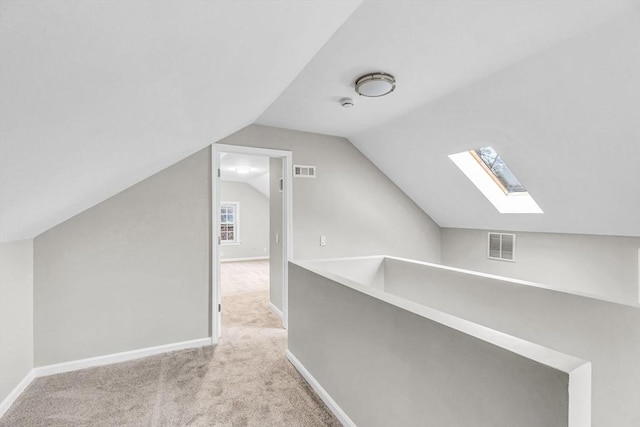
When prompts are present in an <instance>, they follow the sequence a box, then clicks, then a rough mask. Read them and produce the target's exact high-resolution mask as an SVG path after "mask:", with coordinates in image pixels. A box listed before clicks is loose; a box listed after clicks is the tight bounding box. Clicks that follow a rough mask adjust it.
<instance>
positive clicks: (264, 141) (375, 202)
mask: <svg viewBox="0 0 640 427" xmlns="http://www.w3.org/2000/svg"><path fill="white" fill-rule="evenodd" d="M219 142H220V143H222V144H233V145H245V146H252V147H262V148H271V149H279V150H290V151H291V152H292V153H293V163H294V164H304V165H315V166H316V167H317V177H316V178H294V179H293V256H294V258H295V259H312V258H327V257H341V256H357V255H378V254H389V255H395V256H400V257H407V258H412V259H418V260H422V261H430V262H440V227H438V225H437V224H436V223H435V222H433V220H432V219H431V218H430V217H429V216H428V215H427V214H425V213H424V211H422V210H421V209H420V208H419V207H418V206H417V205H416V204H415V203H414V202H413V201H412V200H411V199H409V197H407V196H406V195H405V194H404V193H403V192H402V191H401V190H400V189H399V188H398V187H397V186H396V185H395V184H394V183H393V182H391V180H389V178H387V177H386V176H385V175H384V174H383V173H382V172H380V170H379V169H378V168H376V167H375V166H374V165H373V164H372V163H371V162H370V161H369V160H368V159H367V158H366V157H364V156H363V155H362V153H360V152H359V151H358V150H357V149H356V148H355V147H354V146H353V145H352V144H351V143H350V142H349V141H348V140H346V139H345V138H340V137H335V136H328V135H320V134H314V133H308V132H299V131H294V130H288V129H281V128H273V127H268V126H259V125H251V126H248V127H246V128H244V129H242V130H240V131H238V132H236V133H235V134H233V135H231V136H229V137H227V138H225V139H223V140H221V141H219ZM321 235H324V236H326V237H327V245H326V246H320V236H321Z"/></svg>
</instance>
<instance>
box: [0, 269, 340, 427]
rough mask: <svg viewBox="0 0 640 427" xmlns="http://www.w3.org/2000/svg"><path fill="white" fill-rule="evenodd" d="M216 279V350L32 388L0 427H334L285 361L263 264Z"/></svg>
mask: <svg viewBox="0 0 640 427" xmlns="http://www.w3.org/2000/svg"><path fill="white" fill-rule="evenodd" d="M222 277H223V281H222V284H223V300H222V304H223V335H222V338H221V341H220V343H219V344H218V346H217V347H215V348H212V347H205V348H199V349H193V350H182V351H176V352H172V353H167V354H163V355H158V356H152V357H147V358H144V359H139V360H135V361H131V362H125V363H119V364H114V365H109V366H103V367H96V368H90V369H85V370H81V371H75V372H69V373H65V374H59V375H53V376H49V377H42V378H37V379H35V380H34V381H33V382H32V383H31V385H30V386H29V387H28V388H27V390H25V392H24V393H23V394H22V395H21V396H20V397H19V398H18V400H17V401H16V402H15V403H14V405H13V406H12V407H11V408H10V409H9V411H8V412H7V413H6V414H5V415H4V417H2V418H1V419H0V426H12V427H19V426H52V427H54V426H154V427H155V426H220V427H222V426H225V427H226V426H229V427H239V426H340V423H339V422H338V421H337V420H336V419H335V417H333V415H332V414H331V413H330V412H329V411H328V410H327V409H326V407H325V406H324V404H323V403H322V401H321V400H320V399H319V398H318V397H317V396H316V395H315V393H314V392H313V391H312V390H311V389H310V388H309V386H308V385H307V384H306V383H305V381H304V380H303V379H302V377H301V376H300V375H299V374H298V372H297V371H296V370H295V369H294V368H293V366H291V364H290V363H289V362H288V361H287V359H286V357H285V354H284V353H285V349H286V342H287V334H286V331H285V330H283V329H282V328H281V327H280V319H278V318H277V317H276V316H275V315H274V314H272V313H271V312H270V311H269V309H268V307H267V302H268V294H269V291H268V283H269V282H268V281H269V272H268V262H267V261H251V262H238V263H223V264H222ZM176 321H179V319H176Z"/></svg>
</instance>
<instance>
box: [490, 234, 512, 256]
mask: <svg viewBox="0 0 640 427" xmlns="http://www.w3.org/2000/svg"><path fill="white" fill-rule="evenodd" d="M515 249H516V235H515V234H506V233H489V235H488V242H487V251H488V253H487V258H489V259H497V260H501V261H515V259H516V257H515V255H516V253H515Z"/></svg>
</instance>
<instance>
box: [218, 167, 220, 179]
mask: <svg viewBox="0 0 640 427" xmlns="http://www.w3.org/2000/svg"><path fill="white" fill-rule="evenodd" d="M218 178H220V169H218Z"/></svg>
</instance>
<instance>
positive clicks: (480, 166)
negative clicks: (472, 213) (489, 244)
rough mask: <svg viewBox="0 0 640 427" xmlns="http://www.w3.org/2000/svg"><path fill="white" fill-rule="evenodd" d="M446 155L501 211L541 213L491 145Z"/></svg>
mask: <svg viewBox="0 0 640 427" xmlns="http://www.w3.org/2000/svg"><path fill="white" fill-rule="evenodd" d="M449 158H450V159H451V160H452V161H453V163H455V164H456V166H458V168H460V170H461V171H462V172H463V173H464V174H465V175H466V176H467V178H469V180H471V182H472V183H473V184H474V185H475V186H476V188H478V190H480V192H482V194H483V195H484V196H485V197H486V198H487V200H489V201H490V202H491V204H493V206H494V207H495V208H496V209H497V210H498V212H500V213H543V212H542V209H540V206H538V204H537V203H536V201H535V200H533V197H531V195H530V194H529V192H528V191H527V189H526V188H525V186H524V185H522V184H521V183H520V181H518V178H516V176H515V175H514V173H513V172H511V169H509V168H508V167H507V165H506V163H505V162H504V160H502V158H501V157H500V155H498V153H497V152H496V150H494V149H493V147H482V148H478V149H476V150H470V151H463V152H462V153H458V154H451V155H450V156H449Z"/></svg>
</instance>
